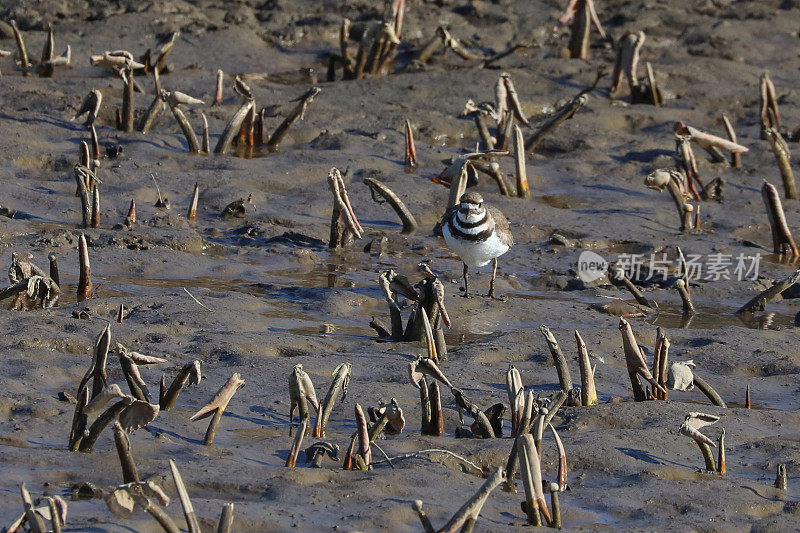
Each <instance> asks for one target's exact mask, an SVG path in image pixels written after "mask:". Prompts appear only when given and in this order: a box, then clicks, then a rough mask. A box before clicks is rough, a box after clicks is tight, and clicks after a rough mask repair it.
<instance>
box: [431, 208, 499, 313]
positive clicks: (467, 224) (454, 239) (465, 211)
mask: <svg viewBox="0 0 800 533" xmlns="http://www.w3.org/2000/svg"><path fill="white" fill-rule="evenodd" d="M442 235H443V236H444V241H445V242H446V243H447V246H448V247H450V249H451V250H452V251H453V252H455V253H456V254H457V255H458V257H460V258H461V261H463V263H464V296H465V297H467V298H469V277H468V276H469V267H481V266H484V265H488V264H489V263H490V262H491V263H492V281H491V282H490V284H489V294H487V296H488V297H490V298H494V297H495V295H494V280H495V277H497V258H498V257H500V256H501V255H503V254H504V253H506V252H507V251H508V249H509V248H511V246H512V245H513V244H514V237H513V236H512V235H511V229H510V228H509V226H508V220H506V217H504V216H503V213H501V212H500V211H499V210H498V209H495V208H494V207H491V206H488V205H484V203H483V197H482V196H481V195H480V194H478V193H476V192H468V193H466V194H463V195H462V196H461V199H460V203H459V204H458V205H455V206H453V207H451V208H450V209H448V210H447V212H446V213H445V215H444V217H443V218H442Z"/></svg>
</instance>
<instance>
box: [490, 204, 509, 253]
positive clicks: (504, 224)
mask: <svg viewBox="0 0 800 533" xmlns="http://www.w3.org/2000/svg"><path fill="white" fill-rule="evenodd" d="M486 207H487V209H488V210H489V214H490V215H492V218H493V219H494V227H495V230H496V232H497V236H498V237H500V240H501V241H503V243H504V244H507V245H508V246H509V247H511V246H513V245H514V236H513V235H511V227H510V226H509V225H508V220H506V217H505V216H504V215H503V213H501V212H500V210H499V209H497V208H495V207H492V206H486Z"/></svg>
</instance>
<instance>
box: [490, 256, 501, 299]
mask: <svg viewBox="0 0 800 533" xmlns="http://www.w3.org/2000/svg"><path fill="white" fill-rule="evenodd" d="M496 277H497V258H496V257H495V258H494V259H492V279H491V281H489V294H487V295H486V297H487V298H492V299H493V300H503V301H505V297H503V296H495V295H494V280H495V278H496Z"/></svg>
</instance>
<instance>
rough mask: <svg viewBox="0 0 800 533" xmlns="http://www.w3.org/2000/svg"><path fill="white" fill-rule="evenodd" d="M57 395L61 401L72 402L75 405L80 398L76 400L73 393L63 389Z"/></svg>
mask: <svg viewBox="0 0 800 533" xmlns="http://www.w3.org/2000/svg"><path fill="white" fill-rule="evenodd" d="M57 397H58V400H59V401H61V402H68V403H71V404H73V405H74V404H76V403H78V400H76V399H75V397H74V396H73V395H71V394H70V393H68V392H65V391H63V390H62V391H61V392H59V393H58V396H57Z"/></svg>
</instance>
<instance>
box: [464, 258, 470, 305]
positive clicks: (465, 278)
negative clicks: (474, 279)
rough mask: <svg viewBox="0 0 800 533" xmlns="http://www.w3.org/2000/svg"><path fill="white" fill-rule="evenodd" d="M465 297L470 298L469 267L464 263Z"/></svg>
mask: <svg viewBox="0 0 800 533" xmlns="http://www.w3.org/2000/svg"><path fill="white" fill-rule="evenodd" d="M463 296H464V298H469V297H470V296H469V267H468V266H467V264H466V263H464V294H463Z"/></svg>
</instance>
